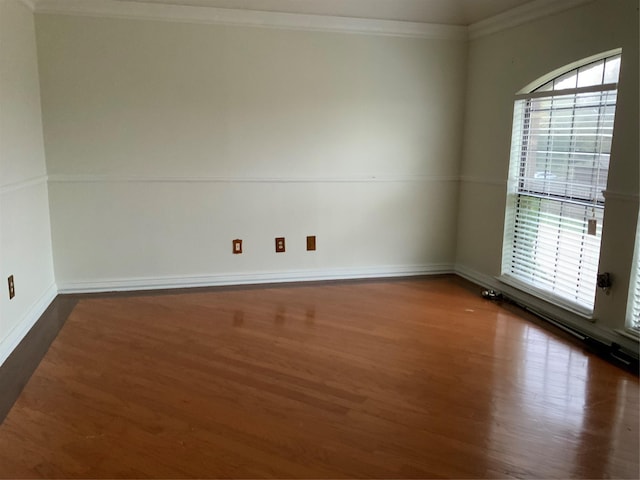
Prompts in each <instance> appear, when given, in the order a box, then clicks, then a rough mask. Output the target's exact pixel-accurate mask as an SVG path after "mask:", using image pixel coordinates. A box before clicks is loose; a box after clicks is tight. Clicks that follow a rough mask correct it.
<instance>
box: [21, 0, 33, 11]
mask: <svg viewBox="0 0 640 480" xmlns="http://www.w3.org/2000/svg"><path fill="white" fill-rule="evenodd" d="M18 1H19V2H21V3H22V4H23V5H24V6H25V7H27V8H28V9H29V10H31V11H32V12H33V11H35V9H36V4H35V0H18Z"/></svg>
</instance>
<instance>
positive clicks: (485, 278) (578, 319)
mask: <svg viewBox="0 0 640 480" xmlns="http://www.w3.org/2000/svg"><path fill="white" fill-rule="evenodd" d="M454 271H455V273H456V274H457V275H459V276H461V277H463V278H465V279H467V280H469V281H470V282H473V283H475V284H478V285H480V286H482V287H486V288H490V289H492V290H496V291H498V292H502V293H504V294H505V295H506V296H507V297H509V298H511V299H513V300H515V301H516V302H518V303H519V304H521V305H523V306H525V307H527V308H528V309H530V310H531V311H532V312H533V313H536V314H538V315H540V316H542V317H543V318H548V319H549V320H551V321H552V322H557V323H559V324H561V325H563V326H565V327H568V328H570V329H572V330H574V331H576V332H578V333H580V334H582V335H586V336H588V337H591V338H594V339H596V340H599V341H601V342H604V343H605V344H611V343H613V342H615V343H618V344H619V345H622V346H623V347H625V348H626V349H628V350H630V351H631V352H637V351H638V343H637V341H636V342H634V341H633V340H631V339H629V338H626V337H625V336H623V335H620V334H619V333H618V332H616V331H614V330H611V329H605V328H602V327H600V326H599V325H597V324H596V323H594V322H595V320H588V319H586V318H584V317H582V316H579V315H577V314H574V313H572V312H570V311H568V310H565V309H563V308H562V307H559V306H556V305H553V304H550V303H548V302H545V301H544V300H541V299H539V298H537V297H534V296H532V295H529V294H527V293H525V292H523V291H521V290H518V289H517V288H514V287H511V286H509V285H507V284H505V283H502V282H500V281H499V280H498V279H497V278H496V277H493V276H491V275H486V274H484V273H481V272H478V271H476V270H474V269H472V268H469V267H467V266H465V265H460V264H457V265H456V266H455V269H454Z"/></svg>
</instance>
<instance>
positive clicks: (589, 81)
mask: <svg viewBox="0 0 640 480" xmlns="http://www.w3.org/2000/svg"><path fill="white" fill-rule="evenodd" d="M603 73H604V60H600V61H599V62H596V63H592V64H590V65H585V66H584V67H580V69H579V70H578V87H589V86H591V85H601V84H602V75H603Z"/></svg>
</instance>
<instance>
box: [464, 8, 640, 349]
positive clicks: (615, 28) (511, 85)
mask: <svg viewBox="0 0 640 480" xmlns="http://www.w3.org/2000/svg"><path fill="white" fill-rule="evenodd" d="M619 47H622V49H623V51H622V69H621V74H620V83H619V90H618V91H619V97H618V105H617V112H616V124H615V133H614V140H613V146H612V152H611V166H610V171H609V184H608V190H609V191H611V192H612V194H611V195H610V196H609V197H608V198H607V202H606V207H605V209H606V211H605V223H604V230H603V239H602V253H601V261H600V271H608V272H611V273H612V275H613V278H614V282H615V285H614V287H613V289H612V291H611V294H610V295H608V296H607V295H604V294H602V293H600V292H599V293H598V295H597V298H596V307H595V316H596V318H597V320H596V322H595V324H591V323H590V322H588V321H586V320H583V319H580V318H576V317H571V316H567V315H565V314H563V313H561V312H558V311H557V310H554V309H552V308H550V307H548V306H547V307H546V308H547V309H548V311H550V312H552V313H553V314H554V315H558V316H562V317H563V318H565V319H566V320H567V322H568V323H571V324H572V325H574V326H578V327H580V328H581V329H583V330H585V331H588V332H590V333H592V334H593V335H597V336H600V337H603V338H609V339H614V340H616V341H620V342H624V341H625V340H624V339H623V338H622V337H617V336H616V335H615V334H614V333H613V330H614V329H615V328H622V327H624V317H625V309H626V296H627V290H628V279H629V273H630V266H631V259H632V256H633V238H634V234H635V225H636V220H637V218H638V217H637V211H638V181H639V173H638V162H639V160H638V159H639V154H638V1H637V0H598V1H595V2H593V3H588V4H586V5H584V6H581V7H578V8H576V9H573V10H569V11H566V12H563V13H560V14H557V15H553V16H549V17H546V18H543V19H539V20H536V21H534V22H531V23H528V24H525V25H521V26H518V27H515V28H511V29H509V30H504V31H502V32H498V33H495V34H493V35H488V36H484V37H480V38H477V39H474V40H472V41H471V42H470V45H469V64H468V68H469V70H468V83H467V103H466V118H465V135H464V153H463V161H462V167H461V175H462V182H461V187H460V207H459V212H458V215H459V218H458V242H457V262H458V268H459V271H460V272H462V273H464V274H465V275H466V276H468V277H469V278H473V279H476V280H478V281H481V282H483V283H487V284H489V283H493V285H495V286H498V287H501V288H504V286H502V285H499V284H497V283H496V282H495V280H494V276H496V275H499V274H500V268H501V254H502V252H501V248H502V235H503V227H504V212H505V197H506V180H507V174H508V165H509V150H510V144H511V139H510V137H511V121H512V113H513V101H514V95H515V93H516V92H518V91H519V90H521V89H522V88H524V87H525V86H526V85H528V84H529V83H530V82H532V81H534V80H536V79H537V78H539V77H541V76H543V75H545V74H546V73H549V72H551V71H553V70H555V69H557V68H560V67H562V66H564V65H567V64H569V63H572V62H574V61H577V60H580V59H583V58H586V57H589V56H591V55H594V54H597V53H601V52H604V51H607V50H611V49H614V48H619ZM528 301H531V299H528ZM635 348H637V344H636V347H635Z"/></svg>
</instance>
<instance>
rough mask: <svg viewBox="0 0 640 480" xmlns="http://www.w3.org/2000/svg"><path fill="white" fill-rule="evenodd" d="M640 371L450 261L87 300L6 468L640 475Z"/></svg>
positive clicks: (9, 443)
mask: <svg viewBox="0 0 640 480" xmlns="http://www.w3.org/2000/svg"><path fill="white" fill-rule="evenodd" d="M639 393H640V389H639V383H638V377H636V376H634V375H633V374H631V373H628V372H626V371H624V370H621V369H619V368H616V367H615V366H613V365H611V364H609V363H607V362H605V361H604V360H602V359H600V358H598V357H596V356H593V355H591V354H589V353H587V352H585V351H583V350H582V349H581V348H580V347H579V346H577V345H575V344H574V343H573V342H571V341H569V340H567V339H565V338H563V337H562V336H561V335H559V334H556V333H554V332H553V331H551V332H550V331H548V330H546V329H544V328H542V327H541V326H539V325H537V324H536V323H535V322H534V321H531V320H530V319H526V318H523V317H522V315H520V314H518V313H517V312H515V311H514V310H513V309H511V311H510V310H508V309H505V308H503V307H501V306H499V305H496V304H494V303H491V302H488V301H486V300H483V299H481V298H480V296H479V294H478V291H477V289H476V288H475V287H470V284H468V283H466V282H464V281H462V280H460V279H458V278H456V277H438V278H418V279H401V280H386V281H382V280H380V281H362V282H348V283H326V284H308V285H306V284H301V285H293V286H292V285H286V286H268V287H246V288H240V287H238V288H227V289H219V290H210V291H185V292H176V293H170V294H162V295H158V294H137V295H129V296H121V295H102V296H94V297H88V298H85V299H81V300H79V301H78V303H77V305H76V306H75V308H74V310H73V312H72V313H71V314H70V316H69V318H68V320H67V322H66V324H65V325H64V327H63V328H62V330H61V331H60V333H59V335H58V337H57V338H56V339H55V340H54V342H53V343H52V345H51V348H50V349H49V351H48V353H47V354H46V356H45V357H44V359H43V361H42V362H41V363H40V365H39V366H38V368H37V369H36V371H35V373H34V374H33V376H32V377H31V379H30V381H29V382H28V384H27V385H26V387H25V389H24V391H23V392H22V394H21V395H20V397H19V398H18V400H17V402H16V404H15V405H14V407H13V408H12V410H11V411H10V412H9V414H8V416H7V418H6V419H5V421H4V423H3V424H2V425H0V477H2V478H33V477H40V478H149V477H154V478H195V477H197V478H229V477H232V478H264V477H278V478H321V477H322V478H351V477H358V478H363V477H367V478H451V477H453V478H523V477H526V478H570V477H572V478H605V477H613V478H638V476H639V473H640V472H639V460H638V457H639V453H638V452H639V441H638V439H639V434H640V430H639V410H640V405H639V403H640V400H639Z"/></svg>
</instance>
